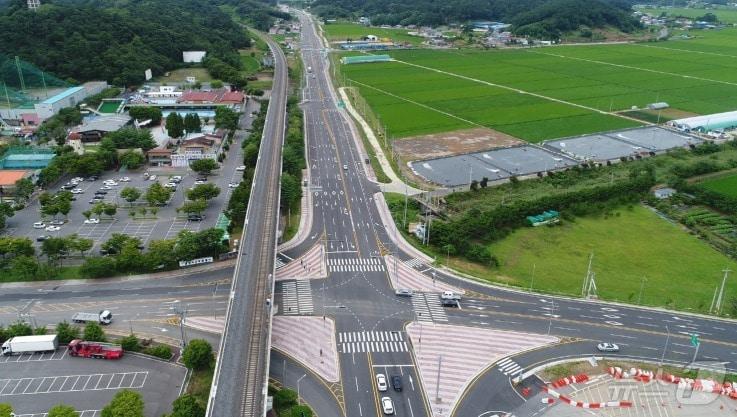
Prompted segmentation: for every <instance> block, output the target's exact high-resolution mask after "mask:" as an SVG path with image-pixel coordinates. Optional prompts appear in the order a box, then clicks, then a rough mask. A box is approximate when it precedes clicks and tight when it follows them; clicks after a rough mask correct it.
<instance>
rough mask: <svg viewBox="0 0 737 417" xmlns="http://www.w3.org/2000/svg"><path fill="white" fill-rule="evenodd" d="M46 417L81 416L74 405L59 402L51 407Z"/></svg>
mask: <svg viewBox="0 0 737 417" xmlns="http://www.w3.org/2000/svg"><path fill="white" fill-rule="evenodd" d="M46 417H79V413H77V410H75V409H74V407H70V406H68V405H64V404H58V405H55V406H53V407H51V408H50V409H49V413H48V414H47V415H46Z"/></svg>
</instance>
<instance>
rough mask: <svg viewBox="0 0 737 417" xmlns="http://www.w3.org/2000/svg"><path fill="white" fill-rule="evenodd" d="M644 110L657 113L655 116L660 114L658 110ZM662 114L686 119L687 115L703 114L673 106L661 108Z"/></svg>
mask: <svg viewBox="0 0 737 417" xmlns="http://www.w3.org/2000/svg"><path fill="white" fill-rule="evenodd" d="M643 111H644V112H647V113H650V114H652V115H655V116H657V115H658V110H643ZM661 115H662V116H666V117H668V118H669V119H685V118H687V117H694V116H701V115H700V114H698V113H692V112H690V111H685V110H681V109H674V108H672V107H671V108H668V109H663V110H661Z"/></svg>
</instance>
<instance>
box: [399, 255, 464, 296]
mask: <svg viewBox="0 0 737 417" xmlns="http://www.w3.org/2000/svg"><path fill="white" fill-rule="evenodd" d="M384 261H385V262H386V265H387V271H388V272H389V281H390V283H391V285H392V287H394V289H397V288H408V289H411V290H414V291H421V292H442V291H453V292H455V293H457V294H464V293H465V291H464V290H462V289H460V288H456V287H454V286H452V285H449V284H446V283H444V282H442V281H438V280H436V279H434V278H432V277H430V276H427V275H425V274H423V273H422V272H421V271H418V270H417V269H415V265H416V266H417V267H420V268H422V269H424V270H427V269H430V267H428V266H427V265H425V264H424V263H422V262H421V261H420V260H416V259H414V258H413V259H412V260H410V261H409V262H410V263H409V264H408V263H406V262H403V261H402V260H400V259H398V258H396V257H394V256H393V255H385V256H384Z"/></svg>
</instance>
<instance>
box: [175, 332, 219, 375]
mask: <svg viewBox="0 0 737 417" xmlns="http://www.w3.org/2000/svg"><path fill="white" fill-rule="evenodd" d="M213 360H214V357H213V355H212V346H210V343H208V342H207V341H206V340H203V339H194V340H190V342H189V344H187V346H186V347H185V348H184V351H183V352H182V362H184V365H186V366H187V368H190V369H194V370H201V369H207V368H209V367H210V366H211V364H212V361H213Z"/></svg>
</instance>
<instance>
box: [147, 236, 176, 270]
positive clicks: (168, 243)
mask: <svg viewBox="0 0 737 417" xmlns="http://www.w3.org/2000/svg"><path fill="white" fill-rule="evenodd" d="M176 243H177V242H176V240H174V239H163V240H152V241H151V242H149V244H148V252H147V253H146V263H147V264H148V266H149V268H150V269H159V268H160V269H173V268H176V267H177V254H176V252H175V248H176Z"/></svg>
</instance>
